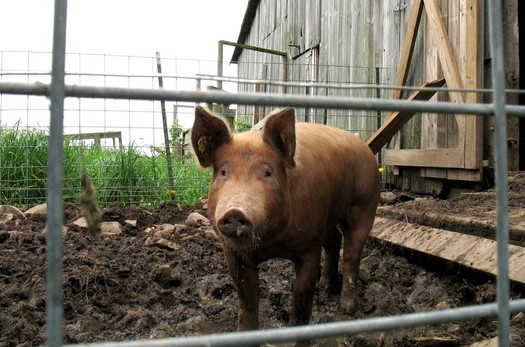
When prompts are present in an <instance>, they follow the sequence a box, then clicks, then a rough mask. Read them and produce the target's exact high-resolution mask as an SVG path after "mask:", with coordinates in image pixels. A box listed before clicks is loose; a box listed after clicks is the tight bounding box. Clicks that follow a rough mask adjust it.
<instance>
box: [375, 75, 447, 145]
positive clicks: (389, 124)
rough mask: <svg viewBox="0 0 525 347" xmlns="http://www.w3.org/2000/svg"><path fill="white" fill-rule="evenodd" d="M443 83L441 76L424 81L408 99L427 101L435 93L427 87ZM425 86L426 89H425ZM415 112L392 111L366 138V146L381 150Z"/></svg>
mask: <svg viewBox="0 0 525 347" xmlns="http://www.w3.org/2000/svg"><path fill="white" fill-rule="evenodd" d="M444 84H445V79H444V78H442V79H440V80H436V81H432V82H426V83H425V84H423V86H422V89H420V90H418V91H416V92H415V93H413V94H412V95H410V97H409V98H408V100H409V101H410V100H420V101H423V100H425V101H428V100H429V99H430V98H432V96H434V94H436V91H435V90H432V89H430V90H428V88H441V87H442V86H443V85H444ZM425 88H427V90H425ZM414 114H415V112H413V111H398V112H394V113H392V114H391V115H390V117H388V119H387V120H386V122H385V123H384V124H383V125H382V126H381V128H379V129H378V130H377V131H376V132H375V133H374V135H372V136H371V137H370V138H369V139H368V142H367V144H368V146H369V147H370V149H371V150H372V152H374V153H377V152H379V151H380V150H381V148H382V147H383V146H384V145H385V144H386V143H387V142H388V141H390V139H391V138H392V136H394V135H395V134H396V133H397V132H398V131H399V130H401V128H402V127H403V125H405V124H406V122H408V121H409V120H410V118H412V116H413V115H414Z"/></svg>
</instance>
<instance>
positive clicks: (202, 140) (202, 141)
mask: <svg viewBox="0 0 525 347" xmlns="http://www.w3.org/2000/svg"><path fill="white" fill-rule="evenodd" d="M197 144H198V145H199V152H201V153H204V151H205V150H206V144H207V141H206V137H205V136H202V137H201V138H200V139H199V141H197Z"/></svg>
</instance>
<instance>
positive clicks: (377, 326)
mask: <svg viewBox="0 0 525 347" xmlns="http://www.w3.org/2000/svg"><path fill="white" fill-rule="evenodd" d="M509 306H510V308H511V311H512V312H513V313H516V312H523V311H525V299H520V300H514V301H512V302H511V303H510V305H509ZM497 310H498V306H497V304H495V303H493V304H484V305H476V306H467V307H461V308H455V309H447V310H441V311H433V312H418V313H409V314H404V315H399V316H389V317H377V318H368V319H360V320H351V321H344V322H334V323H323V324H318V325H307V326H299V327H290V328H284V329H283V328H281V329H267V330H259V331H248V332H242V333H225V334H212V335H201V336H190V337H179V338H172V339H159V340H139V341H123V342H103V343H93V344H76V345H74V346H76V347H88V346H90V347H110V346H114V347H143V346H153V347H161V346H162V347H166V346H177V347H182V346H185V347H187V346H214V347H216V346H233V345H237V346H244V345H248V344H249V345H252V344H263V343H279V342H288V341H294V340H314V339H320V338H325V337H337V336H339V337H342V336H347V335H356V334H360V333H371V332H378V331H386V330H394V329H401V328H412V327H417V326H424V325H430V324H439V323H448V322H454V321H460V320H469V319H476V318H486V317H491V316H495V315H496V314H497ZM72 346H73V345H71V346H70V347H72Z"/></svg>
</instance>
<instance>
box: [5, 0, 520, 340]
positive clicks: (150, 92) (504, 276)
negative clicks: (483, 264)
mask: <svg viewBox="0 0 525 347" xmlns="http://www.w3.org/2000/svg"><path fill="white" fill-rule="evenodd" d="M500 9H501V1H498V0H493V1H490V2H489V10H490V15H489V17H488V18H489V19H490V23H489V27H490V42H491V47H490V49H491V51H492V54H491V56H492V57H493V60H492V80H493V90H492V94H493V103H492V104H462V105H457V104H453V103H447V102H441V103H427V102H410V103H409V102H405V101H396V100H381V99H367V98H340V97H315V96H294V95H276V94H242V93H231V94H228V93H223V92H213V91H210V92H202V91H198V92H195V91H171V90H158V89H157V90H154V89H137V88H123V87H97V86H93V87H87V86H75V85H66V84H65V73H64V71H65V31H66V0H57V1H56V3H55V22H54V43H53V54H52V77H51V83H50V84H39V83H38V84H35V83H17V82H1V83H0V93H3V94H22V95H41V96H48V97H50V100H51V120H50V138H49V160H48V226H49V235H48V248H47V263H48V266H47V301H46V310H47V345H49V346H60V345H62V331H63V328H62V324H63V296H62V285H61V284H62V272H63V267H62V239H61V226H62V222H63V187H62V183H63V178H64V176H63V175H64V172H63V164H62V163H63V145H64V135H63V129H64V123H63V122H64V117H63V116H64V102H65V100H66V97H76V98H109V99H122V100H164V101H175V102H215V103H221V104H241V105H267V106H296V107H323V108H329V109H333V108H342V109H354V110H375V111H395V110H411V111H416V112H420V111H426V112H436V113H461V114H480V115H485V116H495V119H496V128H495V135H496V155H495V157H496V158H497V161H496V163H495V164H496V165H495V174H496V198H497V216H496V226H497V244H498V246H497V263H498V278H497V290H498V294H497V300H496V302H495V303H493V304H485V305H476V306H470V307H463V308H456V309H448V310H441V311H434V312H424V313H414V314H407V315H401V316H395V317H380V318H372V319H364V320H354V321H345V322H337V323H326V324H319V325H316V326H307V327H293V328H285V329H271V330H264V331H254V332H244V333H230V334H221V335H209V336H196V337H183V338H174V339H165V340H154V341H129V342H119V343H99V344H93V345H97V346H106V345H107V346H109V345H111V346H146V345H148V346H232V345H246V344H260V343H278V342H286V341H293V340H297V339H299V340H304V339H315V338H322V337H329V336H342V335H347V334H356V333H360V332H373V331H384V330H391V329H401V328H410V327H415V326H421V325H428V324H437V323H443V322H449V321H458V320H468V319H473V318H482V317H489V316H497V319H498V343H499V346H509V343H510V342H509V331H510V314H511V313H515V312H520V311H525V300H523V299H521V300H514V301H510V294H509V291H510V290H509V276H508V274H509V266H508V265H509V263H508V229H509V228H508V196H507V191H508V179H507V164H508V163H507V129H506V121H507V115H516V116H520V117H524V116H525V107H522V106H508V105H506V104H505V102H506V101H505V89H504V64H503V48H502V46H503V38H502V15H501V10H500Z"/></svg>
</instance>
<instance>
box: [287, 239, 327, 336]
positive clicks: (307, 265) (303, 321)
mask: <svg viewBox="0 0 525 347" xmlns="http://www.w3.org/2000/svg"><path fill="white" fill-rule="evenodd" d="M320 261H321V249H320V248H319V250H315V251H312V252H309V253H306V254H304V255H303V256H301V257H300V258H297V259H295V260H294V264H295V283H294V288H293V303H292V312H291V314H290V325H292V326H295V325H307V324H308V323H309V321H310V316H311V315H312V304H313V300H314V294H315V284H316V282H317V276H318V273H319V265H320V264H319V263H320Z"/></svg>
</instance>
